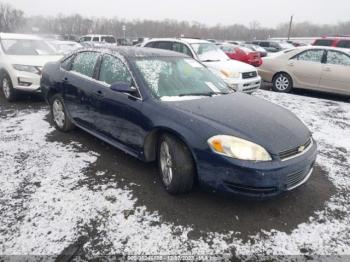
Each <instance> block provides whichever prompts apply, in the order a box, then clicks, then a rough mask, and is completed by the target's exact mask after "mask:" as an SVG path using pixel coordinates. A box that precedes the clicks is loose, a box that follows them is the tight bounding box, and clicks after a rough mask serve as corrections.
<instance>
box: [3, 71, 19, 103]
mask: <svg viewBox="0 0 350 262" xmlns="http://www.w3.org/2000/svg"><path fill="white" fill-rule="evenodd" d="M0 84H1V91H2V93H3V94H4V97H5V98H6V100H7V101H9V102H13V101H15V100H16V98H17V91H16V90H15V89H14V88H13V85H12V81H11V78H10V76H9V75H8V74H7V73H5V72H2V73H1V76H0Z"/></svg>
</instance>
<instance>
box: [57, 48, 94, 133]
mask: <svg viewBox="0 0 350 262" xmlns="http://www.w3.org/2000/svg"><path fill="white" fill-rule="evenodd" d="M99 57H100V54H99V53H97V52H80V53H78V54H77V55H76V56H75V57H74V60H73V61H72V64H71V66H70V68H69V70H65V71H64V73H63V90H64V99H65V105H66V107H67V109H68V111H69V113H70V115H71V117H72V118H73V120H74V121H75V122H77V123H78V124H79V125H81V126H83V127H86V128H88V129H94V117H95V114H96V111H95V108H94V107H93V105H94V99H95V96H96V95H98V94H97V93H96V90H95V84H96V81H95V80H94V79H93V77H94V74H96V65H97V62H98V60H99Z"/></svg>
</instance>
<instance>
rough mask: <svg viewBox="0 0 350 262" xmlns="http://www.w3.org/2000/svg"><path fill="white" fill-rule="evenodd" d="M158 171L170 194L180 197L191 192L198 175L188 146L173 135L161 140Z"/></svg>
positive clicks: (163, 137) (166, 135)
mask: <svg viewBox="0 0 350 262" xmlns="http://www.w3.org/2000/svg"><path fill="white" fill-rule="evenodd" d="M169 157H170V158H169ZM158 169H159V174H160V176H161V179H162V182H163V185H164V187H165V189H166V191H167V192H168V193H170V194H172V195H179V194H184V193H188V192H190V191H191V189H192V187H193V183H194V178H195V173H196V169H195V165H194V160H193V158H192V155H191V152H190V151H189V149H188V148H187V146H186V145H185V144H184V143H183V142H182V141H180V140H179V139H177V138H176V137H174V136H172V135H169V134H164V135H162V136H161V138H160V140H159V144H158ZM169 170H170V172H171V173H169ZM169 174H170V175H169Z"/></svg>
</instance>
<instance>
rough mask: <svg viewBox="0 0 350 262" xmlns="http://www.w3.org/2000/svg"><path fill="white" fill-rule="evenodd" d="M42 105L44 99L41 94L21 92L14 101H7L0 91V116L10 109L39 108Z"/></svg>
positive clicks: (17, 110)
mask: <svg viewBox="0 0 350 262" xmlns="http://www.w3.org/2000/svg"><path fill="white" fill-rule="evenodd" d="M43 106H45V100H44V98H43V97H42V95H41V94H25V93H21V94H19V95H18V97H17V99H16V101H14V102H8V101H7V100H6V99H5V97H4V96H3V94H2V92H1V91H0V116H2V115H3V116H5V115H7V114H8V113H10V112H11V111H13V112H19V111H21V110H32V109H34V110H36V109H41V108H42V107H43Z"/></svg>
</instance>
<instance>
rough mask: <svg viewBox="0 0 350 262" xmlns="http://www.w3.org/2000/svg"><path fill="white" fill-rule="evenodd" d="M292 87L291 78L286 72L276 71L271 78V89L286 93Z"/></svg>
mask: <svg viewBox="0 0 350 262" xmlns="http://www.w3.org/2000/svg"><path fill="white" fill-rule="evenodd" d="M292 88H293V80H292V78H291V77H290V76H289V75H288V74H286V73H278V74H277V75H276V76H275V77H274V78H273V87H272V89H273V90H274V91H276V92H281V93H288V92H290V91H291V90H292Z"/></svg>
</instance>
